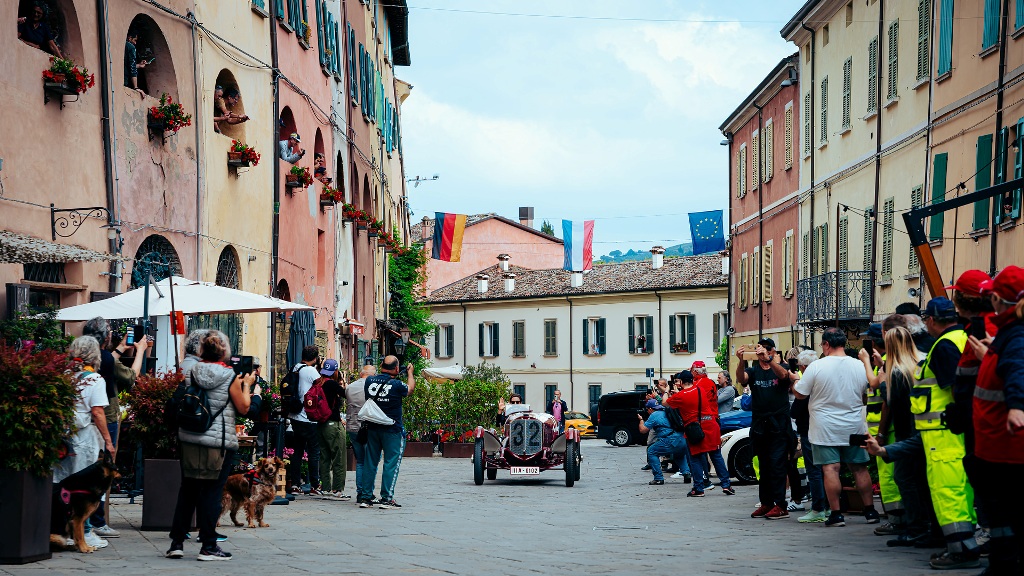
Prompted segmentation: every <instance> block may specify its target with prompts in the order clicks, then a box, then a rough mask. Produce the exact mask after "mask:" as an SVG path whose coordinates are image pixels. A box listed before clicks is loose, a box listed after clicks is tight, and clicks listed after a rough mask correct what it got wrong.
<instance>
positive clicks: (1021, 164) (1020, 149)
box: [1010, 0, 1024, 218]
mask: <svg viewBox="0 0 1024 576" xmlns="http://www.w3.org/2000/svg"><path fill="white" fill-rule="evenodd" d="M1017 26H1018V27H1020V26H1024V0H1017ZM1022 176H1024V118H1021V119H1020V120H1018V121H1017V147H1016V153H1015V154H1014V157H1013V179H1014V180H1016V179H1018V178H1020V177H1022ZM1022 191H1024V190H1022V189H1021V188H1017V189H1016V190H1014V191H1013V208H1012V209H1011V210H1010V218H1020V204H1021V192H1022Z"/></svg>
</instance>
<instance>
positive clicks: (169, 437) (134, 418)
mask: <svg viewBox="0 0 1024 576" xmlns="http://www.w3.org/2000/svg"><path fill="white" fill-rule="evenodd" d="M183 380H184V376H182V375H181V374H180V373H177V372H164V373H161V374H159V375H157V376H150V375H146V374H144V375H142V376H140V377H139V379H138V381H137V382H136V384H135V386H133V387H132V389H131V392H130V393H129V395H128V418H127V419H128V420H129V421H130V422H131V427H130V429H129V432H128V434H127V435H128V437H129V439H130V440H131V441H132V442H133V443H134V444H135V445H137V446H141V447H142V458H143V485H142V492H143V498H142V530H169V529H170V528H171V523H172V520H173V519H174V506H175V504H176V502H177V499H178V489H179V488H181V464H180V462H179V461H178V434H177V430H171V429H170V427H169V426H167V423H166V422H165V419H164V412H165V410H166V407H167V403H168V401H170V399H171V396H172V395H173V394H174V390H175V389H177V387H178V384H180V383H181V382H182V381H183Z"/></svg>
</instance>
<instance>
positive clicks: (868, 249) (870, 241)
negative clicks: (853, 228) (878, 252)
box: [863, 206, 875, 270]
mask: <svg viewBox="0 0 1024 576" xmlns="http://www.w3.org/2000/svg"><path fill="white" fill-rule="evenodd" d="M872 210H874V207H873V206H868V207H867V208H865V209H864V268H863V269H864V270H871V269H872V262H871V258H872V256H873V253H874V250H875V246H874V237H873V235H872V234H871V222H872V220H871V218H868V214H869V213H871V211H872Z"/></svg>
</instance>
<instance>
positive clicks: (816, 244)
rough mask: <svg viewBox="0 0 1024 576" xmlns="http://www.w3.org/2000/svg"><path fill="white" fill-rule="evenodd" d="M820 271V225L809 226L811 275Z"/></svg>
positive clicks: (815, 274)
mask: <svg viewBox="0 0 1024 576" xmlns="http://www.w3.org/2000/svg"><path fill="white" fill-rule="evenodd" d="M821 273H822V269H821V226H817V227H815V228H811V275H812V276H817V275H818V274H821Z"/></svg>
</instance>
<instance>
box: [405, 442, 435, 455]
mask: <svg viewBox="0 0 1024 576" xmlns="http://www.w3.org/2000/svg"><path fill="white" fill-rule="evenodd" d="M402 455H403V456H404V457H405V458H430V457H431V456H433V455H434V443H433V442H406V443H405V452H403V453H402Z"/></svg>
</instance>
